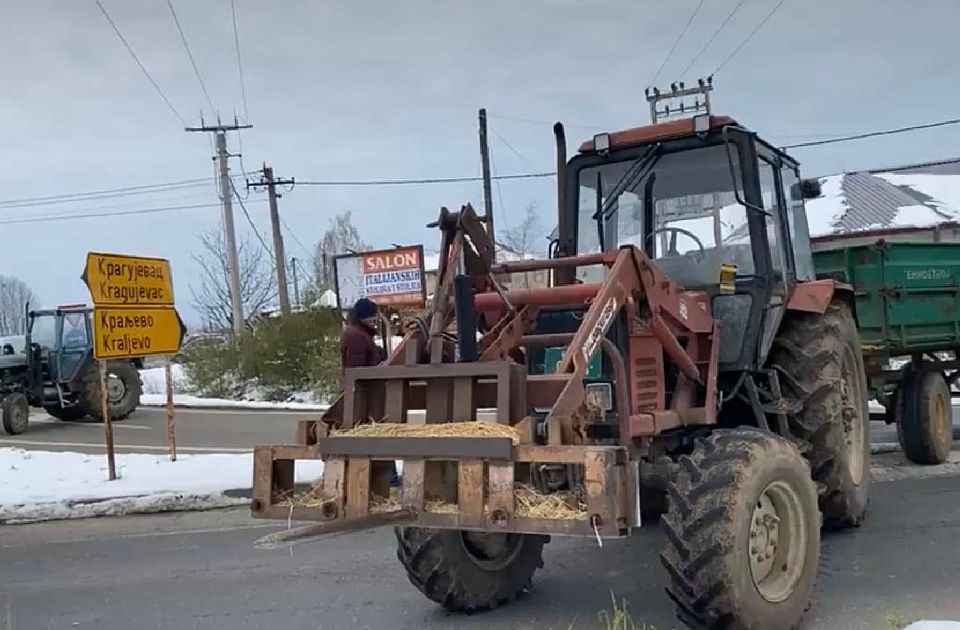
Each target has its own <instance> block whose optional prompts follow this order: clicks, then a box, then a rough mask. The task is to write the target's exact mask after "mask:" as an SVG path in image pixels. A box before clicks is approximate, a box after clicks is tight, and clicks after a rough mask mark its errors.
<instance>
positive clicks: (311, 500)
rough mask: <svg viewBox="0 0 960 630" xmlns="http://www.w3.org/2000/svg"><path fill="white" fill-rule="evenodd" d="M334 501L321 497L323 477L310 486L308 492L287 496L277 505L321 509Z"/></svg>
mask: <svg viewBox="0 0 960 630" xmlns="http://www.w3.org/2000/svg"><path fill="white" fill-rule="evenodd" d="M334 500H335V499H334V498H333V497H324V496H323V477H320V478H319V479H315V480H314V481H313V483H312V484H310V489H309V490H307V491H305V492H301V493H299V494H292V493H291V494H288V496H286V497H284V498H283V499H281V500H280V501H278V502H277V505H282V506H284V507H295V508H316V507H322V506H323V504H325V503H330V502H331V501H334Z"/></svg>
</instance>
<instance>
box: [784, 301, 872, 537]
mask: <svg viewBox="0 0 960 630" xmlns="http://www.w3.org/2000/svg"><path fill="white" fill-rule="evenodd" d="M770 363H771V365H772V367H773V368H775V369H776V370H777V371H778V372H779V374H780V381H781V385H782V386H783V390H784V394H785V395H787V396H789V397H792V398H794V399H795V400H798V401H799V402H800V403H801V405H802V408H801V410H800V412H799V413H798V414H795V415H791V416H790V417H789V423H790V431H791V434H792V436H793V437H794V438H795V439H796V440H797V444H798V446H799V447H800V450H801V451H802V452H803V453H804V454H805V455H806V457H807V459H808V460H809V461H810V468H811V470H812V471H813V480H814V481H816V482H817V484H818V489H819V495H820V510H821V511H822V512H823V517H824V521H825V523H826V524H827V525H829V526H832V527H851V526H853V527H855V526H859V525H860V523H861V521H862V520H863V517H864V514H865V513H866V510H867V502H868V499H869V490H870V422H869V418H870V412H869V406H868V401H867V398H868V396H867V379H866V371H865V369H864V365H863V356H862V355H861V353H860V337H859V334H858V333H857V327H856V324H855V322H854V318H853V313H852V312H851V311H850V308H849V307H848V306H847V305H846V304H842V303H836V302H834V303H833V304H831V305H830V306H829V307H828V308H827V311H826V313H824V314H823V315H818V314H813V313H804V314H800V313H798V314H791V317H790V318H789V319H787V320H785V321H784V323H783V325H782V327H781V330H780V333H779V335H778V336H777V338H776V339H775V340H774V349H773V352H772V353H771V361H770Z"/></svg>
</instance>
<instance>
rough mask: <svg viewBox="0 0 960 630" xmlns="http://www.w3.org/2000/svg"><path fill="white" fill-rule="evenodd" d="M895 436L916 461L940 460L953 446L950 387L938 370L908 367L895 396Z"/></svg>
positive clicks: (942, 460)
mask: <svg viewBox="0 0 960 630" xmlns="http://www.w3.org/2000/svg"><path fill="white" fill-rule="evenodd" d="M897 400H898V408H897V438H899V441H900V448H902V449H903V454H904V455H906V456H907V459H909V460H910V461H912V462H913V463H915V464H927V465H929V464H942V463H943V462H945V461H947V456H949V455H950V449H951V448H952V447H953V410H952V408H951V400H950V387H949V386H947V381H946V380H944V378H943V375H942V374H940V373H939V372H933V371H929V370H919V371H913V370H911V371H909V372H907V374H906V376H905V377H904V380H903V382H902V383H901V385H900V389H899V392H898V396H897Z"/></svg>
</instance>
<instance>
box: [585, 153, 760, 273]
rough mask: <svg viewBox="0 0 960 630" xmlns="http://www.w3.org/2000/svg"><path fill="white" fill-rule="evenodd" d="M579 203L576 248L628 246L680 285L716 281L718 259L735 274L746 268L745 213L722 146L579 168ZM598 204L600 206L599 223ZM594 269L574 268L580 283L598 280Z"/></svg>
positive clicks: (749, 268) (749, 264)
mask: <svg viewBox="0 0 960 630" xmlns="http://www.w3.org/2000/svg"><path fill="white" fill-rule="evenodd" d="M638 166H639V167H640V168H638ZM734 168H735V169H736V168H737V164H736V157H735V156H734ZM598 191H600V192H599V194H598ZM579 203H580V205H579V215H578V216H579V220H578V226H577V234H578V239H579V242H578V251H579V252H580V253H589V252H596V251H599V250H600V244H601V238H602V244H603V249H606V250H611V249H616V248H617V247H618V246H620V245H624V244H630V245H636V246H637V247H639V248H641V249H644V250H645V251H646V252H647V253H648V255H650V256H652V257H653V258H655V259H656V260H657V261H658V263H659V264H660V266H661V267H662V268H663V269H664V271H665V272H666V273H667V274H668V275H669V276H670V277H671V278H673V279H674V280H676V281H677V282H679V283H680V284H681V285H684V286H687V287H705V286H711V285H716V284H717V282H718V281H719V273H720V267H721V264H733V265H736V269H737V274H738V275H750V274H752V273H753V271H754V261H753V250H752V248H751V246H750V231H749V228H748V225H747V210H746V208H744V207H743V206H742V205H740V204H739V203H738V202H737V199H736V193H735V191H734V182H733V180H732V178H731V175H730V163H729V161H728V158H727V154H726V147H724V146H722V145H717V146H710V147H700V148H695V149H688V150H683V151H676V152H672V153H662V154H654V153H644V154H641V156H640V158H638V159H627V160H620V161H611V162H608V163H605V164H602V165H600V166H595V167H591V168H584V169H582V170H581V171H580V177H579ZM598 207H599V208H601V209H606V210H605V212H604V214H603V218H604V220H603V221H602V222H601V221H598V217H597V214H598V213H597V208H598ZM651 217H652V221H651ZM646 222H650V225H649V226H648V225H645V223H646ZM601 225H602V232H601ZM602 273H603V271H602V269H601V268H584V269H580V270H579V271H578V275H579V277H580V279H581V280H583V281H585V282H597V281H599V279H600V278H601V276H602Z"/></svg>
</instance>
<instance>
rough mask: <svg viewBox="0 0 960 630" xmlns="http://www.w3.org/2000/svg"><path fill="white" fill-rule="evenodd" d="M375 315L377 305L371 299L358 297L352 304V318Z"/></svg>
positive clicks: (358, 318) (357, 318) (365, 317)
mask: <svg viewBox="0 0 960 630" xmlns="http://www.w3.org/2000/svg"><path fill="white" fill-rule="evenodd" d="M376 316H377V305H376V303H375V302H374V301H373V300H369V299H367V298H360V299H359V300H357V301H356V302H355V303H354V305H353V318H354V319H355V320H357V321H360V320H362V319H367V318H368V317H376Z"/></svg>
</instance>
